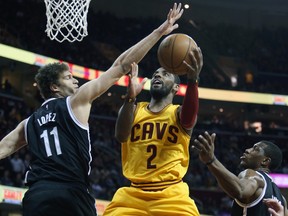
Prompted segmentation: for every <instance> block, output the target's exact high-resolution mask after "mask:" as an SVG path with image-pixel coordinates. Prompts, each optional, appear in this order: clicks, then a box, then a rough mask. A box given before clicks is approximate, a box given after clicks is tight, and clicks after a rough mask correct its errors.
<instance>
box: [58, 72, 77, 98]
mask: <svg viewBox="0 0 288 216" xmlns="http://www.w3.org/2000/svg"><path fill="white" fill-rule="evenodd" d="M57 88H58V94H59V95H61V96H63V97H66V96H69V95H72V94H74V93H75V92H76V91H77V90H78V88H79V86H78V80H77V79H75V78H74V77H73V76H72V74H71V72H70V71H64V72H63V73H62V74H60V77H59V84H58V85H57Z"/></svg>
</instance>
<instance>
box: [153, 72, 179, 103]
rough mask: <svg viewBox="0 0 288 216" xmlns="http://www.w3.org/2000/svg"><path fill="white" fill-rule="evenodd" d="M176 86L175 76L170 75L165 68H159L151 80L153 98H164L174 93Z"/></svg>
mask: <svg viewBox="0 0 288 216" xmlns="http://www.w3.org/2000/svg"><path fill="white" fill-rule="evenodd" d="M174 85H175V83H174V75H173V74H171V73H168V72H167V71H166V70H165V69H164V68H159V69H158V70H156V71H155V73H154V74H153V76H152V79H151V87H150V93H151V96H152V97H153V98H154V99H161V98H164V97H166V96H167V95H168V94H170V93H171V92H172V91H173V87H174Z"/></svg>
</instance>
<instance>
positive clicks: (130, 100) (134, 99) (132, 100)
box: [125, 95, 136, 103]
mask: <svg viewBox="0 0 288 216" xmlns="http://www.w3.org/2000/svg"><path fill="white" fill-rule="evenodd" d="M135 101H136V97H130V96H128V95H126V97H125V102H126V103H135Z"/></svg>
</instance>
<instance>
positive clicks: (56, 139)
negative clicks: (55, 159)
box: [40, 127, 62, 157]
mask: <svg viewBox="0 0 288 216" xmlns="http://www.w3.org/2000/svg"><path fill="white" fill-rule="evenodd" d="M49 134H50V136H53V138H54V144H55V149H56V153H57V155H60V154H62V151H61V146H60V142H59V136H58V130H57V127H54V128H53V129H52V131H51V132H50V133H49ZM40 138H43V139H44V145H45V150H46V154H47V157H50V156H51V155H52V151H51V147H50V142H49V137H48V130H44V131H43V133H42V134H41V135H40Z"/></svg>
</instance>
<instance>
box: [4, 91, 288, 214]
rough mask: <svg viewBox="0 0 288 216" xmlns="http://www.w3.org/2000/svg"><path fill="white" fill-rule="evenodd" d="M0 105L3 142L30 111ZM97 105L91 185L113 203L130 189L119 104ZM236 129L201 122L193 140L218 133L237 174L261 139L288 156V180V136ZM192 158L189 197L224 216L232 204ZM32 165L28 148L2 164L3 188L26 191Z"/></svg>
mask: <svg viewBox="0 0 288 216" xmlns="http://www.w3.org/2000/svg"><path fill="white" fill-rule="evenodd" d="M0 100H1V107H0V138H3V136H4V135H5V134H7V133H8V132H9V131H10V130H12V129H14V127H15V126H16V125H17V124H18V122H20V121H21V120H22V119H24V118H26V117H28V116H29V115H30V114H31V112H32V110H31V109H30V108H28V106H27V105H26V104H25V102H24V101H23V100H21V98H18V97H14V96H13V95H11V93H6V92H5V90H4V89H2V90H1V91H0ZM94 103H95V104H93V106H92V107H93V109H92V111H91V117H90V119H89V122H90V135H91V142H92V156H93V161H92V164H91V165H92V170H91V175H90V181H91V185H92V189H93V193H94V195H95V198H97V199H104V200H111V198H112V196H113V194H114V193H115V191H116V190H117V189H118V188H119V187H121V186H129V184H130V183H129V181H128V180H127V179H125V177H124V176H123V175H122V171H121V151H120V147H121V146H120V143H118V142H117V141H116V140H115V138H114V126H115V120H116V116H117V112H118V110H119V108H120V106H121V103H115V101H112V100H110V101H109V100H104V99H102V98H101V97H100V98H99V99H97V100H96V101H95V102H94ZM228 125H229V126H228ZM232 125H233V124H232V123H231V122H227V121H226V120H225V119H220V118H218V117H217V116H215V117H214V118H211V119H206V120H205V117H202V118H200V121H198V123H197V124H196V127H195V130H194V133H193V137H192V139H191V140H193V138H194V137H196V136H197V135H199V134H201V133H203V132H204V131H205V130H207V131H209V132H215V133H216V134H217V142H216V143H215V144H216V151H215V154H216V156H217V158H219V160H220V161H221V162H223V164H224V165H225V166H226V167H227V168H228V169H229V170H230V171H232V172H233V173H235V174H237V173H238V171H239V168H238V164H239V162H240V160H239V158H240V156H241V155H242V153H243V150H244V149H245V148H247V147H248V146H251V144H253V143H256V142H258V141H259V140H261V139H268V140H273V141H274V142H275V143H277V144H278V145H279V146H280V147H281V148H282V149H283V154H284V157H283V158H284V160H283V164H282V166H281V167H280V168H279V170H277V172H278V173H286V174H288V161H287V158H288V157H287V156H288V152H287V145H286V140H287V139H288V135H283V136H278V135H274V136H273V135H270V136H267V135H266V137H265V136H263V135H261V134H256V133H253V132H251V131H249V130H246V129H245V128H244V126H243V127H241V128H240V127H238V128H237V127H234V128H233V127H232ZM190 154H191V160H190V166H189V170H188V172H187V174H186V176H185V179H184V180H185V181H186V182H187V183H188V184H189V186H190V188H191V191H190V194H191V197H193V199H195V201H196V203H197V205H198V206H199V209H200V211H201V212H202V213H207V214H208V213H209V214H213V215H225V212H227V211H228V209H229V206H230V204H231V199H230V198H228V197H227V196H226V195H225V194H224V193H223V192H222V191H221V190H220V189H219V188H218V187H217V182H216V180H215V178H214V177H213V176H212V175H211V174H210V172H208V170H207V168H206V167H205V166H204V165H203V164H202V163H201V162H200V161H199V159H198V155H197V153H196V152H194V151H193V150H192V149H191V152H190ZM29 160H30V155H29V153H28V147H25V148H23V149H21V150H20V151H18V152H17V153H14V154H13V155H11V156H10V157H8V158H6V159H4V160H0V184H3V185H8V186H15V187H25V185H24V175H25V172H26V171H27V168H28V166H29ZM207 197H209V198H207ZM221 212H222V213H221Z"/></svg>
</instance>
